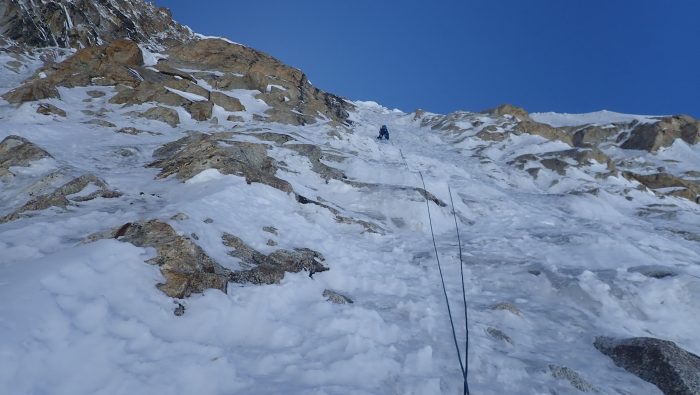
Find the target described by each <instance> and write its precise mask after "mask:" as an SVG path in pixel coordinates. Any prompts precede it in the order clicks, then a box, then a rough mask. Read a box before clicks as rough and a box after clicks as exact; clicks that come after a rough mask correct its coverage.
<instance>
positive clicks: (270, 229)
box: [262, 226, 278, 236]
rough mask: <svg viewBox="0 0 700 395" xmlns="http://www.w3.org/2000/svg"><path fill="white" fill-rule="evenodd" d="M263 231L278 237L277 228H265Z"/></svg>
mask: <svg viewBox="0 0 700 395" xmlns="http://www.w3.org/2000/svg"><path fill="white" fill-rule="evenodd" d="M262 230H263V231H264V232H267V233H272V234H273V235H275V236H277V235H278V233H277V228H275V227H274V226H263V228H262Z"/></svg>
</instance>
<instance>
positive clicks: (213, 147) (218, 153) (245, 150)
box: [148, 133, 292, 193]
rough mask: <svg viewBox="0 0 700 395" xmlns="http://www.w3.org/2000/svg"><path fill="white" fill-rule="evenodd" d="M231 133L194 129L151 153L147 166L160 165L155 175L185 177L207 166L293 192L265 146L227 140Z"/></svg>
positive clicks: (248, 180)
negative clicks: (194, 131)
mask: <svg viewBox="0 0 700 395" xmlns="http://www.w3.org/2000/svg"><path fill="white" fill-rule="evenodd" d="M227 137H230V134H220V135H208V134H203V133H196V134H193V135H190V136H188V137H183V138H181V139H180V140H177V141H174V142H172V143H169V144H166V145H164V146H162V147H161V148H159V149H157V150H156V151H155V152H154V153H153V156H154V158H156V159H157V160H156V161H155V162H152V163H151V164H149V165H148V166H149V167H158V168H161V172H160V174H159V175H158V178H165V177H168V176H170V175H172V174H176V175H177V177H178V178H179V179H181V180H188V179H190V178H192V177H194V176H195V175H197V174H199V173H200V172H202V171H203V170H206V169H217V170H219V171H220V172H221V173H222V174H234V175H238V176H242V177H245V179H246V181H247V182H248V183H253V182H258V183H261V184H266V185H269V186H271V187H273V188H277V189H279V190H281V191H284V192H288V193H289V192H292V186H291V184H289V183H288V182H287V181H284V180H282V179H280V178H278V177H277V176H276V175H275V174H276V172H277V162H276V161H275V160H274V159H272V158H271V157H269V156H268V155H267V146H266V145H264V144H254V143H248V142H239V141H230V140H228V139H227Z"/></svg>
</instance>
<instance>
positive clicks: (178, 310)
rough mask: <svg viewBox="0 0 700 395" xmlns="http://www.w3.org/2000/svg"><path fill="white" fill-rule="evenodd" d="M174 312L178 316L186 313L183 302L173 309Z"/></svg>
mask: <svg viewBox="0 0 700 395" xmlns="http://www.w3.org/2000/svg"><path fill="white" fill-rule="evenodd" d="M173 314H175V315H176V316H178V317H180V316H182V315H184V314H185V306H183V305H182V303H178V304H177V307H176V308H175V311H173Z"/></svg>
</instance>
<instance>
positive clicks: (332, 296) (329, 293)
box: [323, 289, 355, 304]
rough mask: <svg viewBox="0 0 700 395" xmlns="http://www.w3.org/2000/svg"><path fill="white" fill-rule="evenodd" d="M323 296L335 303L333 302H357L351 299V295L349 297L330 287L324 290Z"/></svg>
mask: <svg viewBox="0 0 700 395" xmlns="http://www.w3.org/2000/svg"><path fill="white" fill-rule="evenodd" d="M323 297H324V298H326V300H327V301H329V302H331V303H333V304H351V303H355V302H353V300H352V299H350V298H349V297H347V296H345V295H343V294H341V293H338V292H335V291H333V290H330V289H326V290H324V291H323Z"/></svg>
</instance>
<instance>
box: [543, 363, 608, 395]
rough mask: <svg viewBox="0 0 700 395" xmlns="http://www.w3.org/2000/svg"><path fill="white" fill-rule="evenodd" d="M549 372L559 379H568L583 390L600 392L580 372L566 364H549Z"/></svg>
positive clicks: (575, 386) (573, 385)
mask: <svg viewBox="0 0 700 395" xmlns="http://www.w3.org/2000/svg"><path fill="white" fill-rule="evenodd" d="M549 373H550V374H551V375H552V377H554V378H555V379H557V380H564V381H568V382H569V384H571V386H572V387H574V388H576V389H577V390H579V391H581V392H599V391H598V389H596V388H595V387H593V386H592V385H591V384H589V383H588V382H587V381H586V380H584V379H583V378H582V377H581V375H579V374H578V372H576V371H575V370H573V369H571V368H567V367H566V366H559V365H549Z"/></svg>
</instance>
